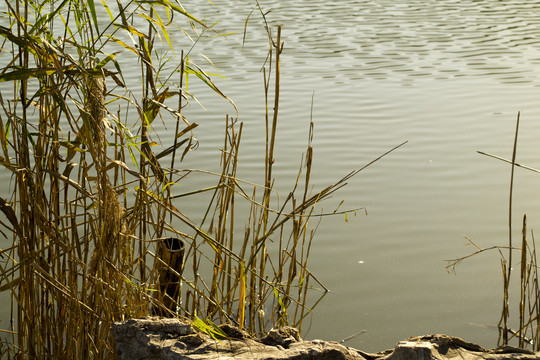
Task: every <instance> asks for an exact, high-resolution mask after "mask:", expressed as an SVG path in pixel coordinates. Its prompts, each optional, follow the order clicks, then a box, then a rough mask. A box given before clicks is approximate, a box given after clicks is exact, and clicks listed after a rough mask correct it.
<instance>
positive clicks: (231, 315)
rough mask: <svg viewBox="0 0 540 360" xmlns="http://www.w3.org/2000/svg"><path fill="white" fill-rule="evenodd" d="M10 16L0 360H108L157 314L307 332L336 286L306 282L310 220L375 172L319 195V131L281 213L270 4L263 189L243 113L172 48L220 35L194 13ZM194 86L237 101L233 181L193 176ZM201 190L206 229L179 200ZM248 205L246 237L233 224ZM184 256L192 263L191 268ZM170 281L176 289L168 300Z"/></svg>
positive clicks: (224, 154)
mask: <svg viewBox="0 0 540 360" xmlns="http://www.w3.org/2000/svg"><path fill="white" fill-rule="evenodd" d="M4 4H5V7H4V9H5V10H3V13H2V17H1V21H2V25H1V26H0V36H1V37H2V42H1V45H0V51H1V52H2V54H3V56H2V58H1V59H0V62H1V66H0V84H1V86H2V88H1V92H0V145H1V150H0V153H1V155H0V165H1V166H2V167H3V169H4V171H6V172H9V174H10V187H9V191H8V193H5V194H3V195H2V196H0V211H1V213H2V214H3V218H1V219H0V225H1V226H2V229H3V230H4V231H2V235H4V236H5V237H6V238H8V239H10V240H11V245H10V246H7V247H5V248H3V249H1V250H0V260H1V264H0V292H2V295H6V294H9V297H10V299H11V317H10V324H11V325H9V326H8V327H6V326H5V324H3V325H4V330H3V333H4V334H5V335H6V336H4V338H3V341H2V342H1V343H0V352H1V353H2V356H4V357H8V358H10V357H12V356H13V357H16V358H25V357H28V358H69V359H75V358H85V359H86V358H94V359H99V358H109V357H111V356H114V355H113V354H114V349H113V343H112V339H111V337H110V325H111V324H112V323H113V322H116V321H122V320H124V319H127V318H133V317H144V316H147V315H149V314H151V313H154V314H159V315H162V316H178V317H184V318H188V319H191V320H195V321H196V324H197V325H198V326H200V327H202V324H206V325H207V326H210V327H211V325H209V324H213V323H220V322H229V323H232V324H234V325H236V326H238V327H240V328H243V329H245V330H247V331H249V332H251V333H253V334H262V333H264V332H266V331H267V330H268V329H269V328H271V327H274V326H279V325H284V324H288V325H293V326H296V327H299V328H301V327H302V321H303V320H304V319H305V318H306V316H308V315H309V314H310V312H311V311H312V307H313V306H314V305H316V303H317V300H315V301H312V302H310V296H309V293H310V290H311V289H313V288H318V289H322V290H323V291H322V292H321V294H324V290H325V289H326V288H325V287H324V285H323V284H321V283H320V282H319V281H318V280H317V278H316V277H315V276H314V275H313V274H312V273H311V272H310V271H309V269H308V258H309V253H310V248H311V242H312V239H313V236H314V232H315V229H316V225H315V226H313V227H312V226H310V225H309V222H310V220H311V219H312V218H313V217H314V216H317V221H318V220H319V219H320V216H319V215H321V214H320V213H318V212H317V206H318V204H319V203H320V202H321V201H323V200H324V199H325V198H327V197H329V196H331V195H332V194H334V193H335V192H336V191H337V190H339V189H340V188H341V187H342V186H345V185H346V182H347V180H348V179H349V178H350V177H352V176H354V175H356V174H357V173H358V172H359V171H361V170H362V169H363V168H365V166H364V167H363V168H361V169H359V170H356V171H353V172H351V173H349V174H347V175H346V176H344V177H343V178H341V179H338V181H337V182H336V183H335V184H332V185H329V186H327V187H324V188H323V189H322V190H314V187H313V186H312V181H311V166H312V158H313V149H312V146H311V138H312V131H313V124H311V127H310V130H309V136H308V144H307V150H306V155H305V158H303V160H301V164H300V167H299V172H298V176H297V181H296V183H295V185H294V187H293V189H291V191H290V192H289V193H288V194H287V196H286V197H285V200H284V201H282V202H281V203H280V202H279V201H278V200H277V199H276V191H275V189H274V182H275V179H274V175H273V166H274V162H275V159H274V149H275V148H276V146H277V145H276V144H277V134H278V131H277V129H278V115H279V94H280V54H281V53H282V51H283V42H282V40H281V29H280V27H278V28H277V31H275V30H274V29H272V28H271V27H270V26H269V25H268V23H267V21H266V17H265V12H264V11H262V9H261V7H260V5H259V4H258V3H257V4H256V7H255V9H256V10H257V12H258V13H260V15H261V16H260V19H261V23H262V24H263V25H264V26H265V28H266V30H267V34H268V45H269V50H268V57H267V61H266V63H265V66H264V68H263V81H264V88H265V100H266V111H265V119H264V121H265V122H266V137H265V140H264V146H265V157H264V159H263V160H262V161H263V162H264V169H265V172H264V178H263V179H261V182H262V185H256V184H251V183H247V182H243V181H242V180H241V179H239V178H238V177H237V175H236V174H237V168H238V165H239V164H238V159H239V158H238V154H239V150H240V142H241V138H242V130H243V124H242V122H240V121H239V120H238V118H237V116H238V109H236V106H235V105H234V103H233V102H232V100H231V99H229V98H228V97H227V96H226V95H225V94H224V93H223V92H222V91H221V90H220V89H219V87H218V86H217V85H216V83H215V81H214V79H213V76H212V74H211V73H209V72H206V71H204V70H203V69H202V68H201V67H200V66H198V65H197V64H195V63H193V62H192V61H191V60H190V58H189V48H187V49H183V50H185V51H179V49H178V48H175V44H174V41H173V38H174V37H173V36H171V33H170V31H171V30H170V28H171V26H173V25H174V26H178V27H180V30H179V33H182V34H185V38H186V39H188V40H190V41H191V43H190V44H191V46H192V45H193V43H196V42H197V41H199V39H200V38H202V37H204V35H205V34H207V33H212V34H219V33H218V32H217V31H216V30H215V29H214V28H213V27H212V26H211V25H208V24H207V23H206V22H205V21H202V20H199V19H198V18H197V17H195V16H194V15H192V14H191V13H190V12H188V11H187V10H186V9H185V8H184V7H183V6H182V4H181V3H179V2H177V1H172V0H160V1H153V0H132V1H129V2H123V1H116V2H109V3H107V2H106V1H105V0H103V1H101V7H98V4H97V3H96V2H94V1H93V0H87V1H75V0H61V1H60V0H59V1H49V2H34V1H22V0H4ZM99 14H101V15H99ZM98 15H99V16H98ZM103 15H105V20H104V19H103ZM179 19H180V20H179ZM163 50H168V51H169V52H164V51H163ZM164 54H165V55H164ZM128 55H129V56H131V57H133V59H134V60H133V59H132V60H131V63H132V64H138V67H139V72H140V78H139V79H137V81H136V82H135V85H134V84H133V83H132V82H130V79H129V78H127V77H126V74H125V73H124V66H125V65H123V62H122V60H123V59H124V58H125V57H126V56H128ZM193 78H195V79H198V80H200V81H202V82H203V84H205V85H206V86H207V88H208V89H209V91H211V92H213V93H215V94H216V96H219V97H223V98H225V99H227V100H228V101H229V102H230V103H231V109H232V112H233V115H232V116H225V121H224V124H223V129H224V132H223V134H224V139H223V145H222V147H221V149H220V151H219V157H220V163H221V170H220V171H219V172H210V171H204V170H203V169H189V168H185V167H184V166H183V160H184V159H185V158H186V157H187V156H189V153H190V151H191V150H194V149H195V148H196V144H197V142H196V140H195V138H194V136H193V133H194V131H195V130H196V129H197V127H198V124H197V123H195V122H193V121H190V119H188V118H186V117H185V116H184V109H185V106H187V105H188V104H189V102H190V100H193V99H195V96H194V94H192V93H191V92H190V88H188V86H187V84H188V79H189V81H192V80H191V79H193ZM164 128H166V129H171V128H173V129H174V136H172V139H173V140H172V143H171V144H164V143H162V142H160V141H159V137H158V136H157V133H158V132H159V131H160V129H164ZM169 131H170V130H169ZM398 147H399V146H398ZM396 148H397V147H396ZM392 150H394V149H392ZM392 150H390V151H392ZM390 151H389V152H390ZM389 152H387V153H389ZM387 153H385V154H383V155H382V156H384V155H386V154H387ZM382 156H381V157H382ZM381 157H379V158H377V159H375V160H374V161H372V162H370V163H369V164H367V165H366V166H369V165H371V164H372V163H374V162H375V161H377V160H378V159H380V158H381ZM201 174H204V175H205V176H213V177H214V179H215V186H212V187H210V188H200V189H196V190H195V191H189V192H186V193H179V191H178V188H179V184H181V183H182V182H183V181H184V180H185V179H186V178H187V177H193V176H201ZM200 193H206V194H210V196H209V197H208V198H209V201H208V206H207V208H206V211H205V214H204V216H203V217H202V218H201V219H192V218H191V217H190V216H189V214H185V213H184V212H183V211H182V202H183V201H187V199H189V197H191V196H195V195H196V194H200ZM240 202H245V203H246V204H247V208H248V211H247V214H248V216H247V217H246V218H247V220H246V221H245V222H241V221H240V220H241V219H239V218H238V216H237V215H236V214H237V212H238V211H239V210H238V207H239V205H238V204H239V203H240ZM338 213H341V214H343V211H335V212H334V214H338ZM171 239H175V240H171ZM171 244H176V245H171ZM169 250H175V251H179V254H177V255H174V256H176V260H174V261H173V260H171V259H172V257H173V255H171V254H168V255H167V252H168V251H169ZM178 255H179V256H178ZM164 274H167V275H164ZM165 278H166V279H165ZM167 282H168V283H167ZM170 283H174V284H173V285H174V287H171V288H174V289H178V291H177V290H174V291H168V290H167V289H169V286H170V285H171V284H170ZM163 285H164V286H163ZM206 325H205V328H206Z"/></svg>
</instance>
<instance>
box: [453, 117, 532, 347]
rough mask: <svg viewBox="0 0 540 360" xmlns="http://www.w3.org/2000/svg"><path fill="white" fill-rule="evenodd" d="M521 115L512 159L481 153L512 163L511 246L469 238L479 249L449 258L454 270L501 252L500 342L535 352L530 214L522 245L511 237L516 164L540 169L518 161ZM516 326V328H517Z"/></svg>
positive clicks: (509, 241)
mask: <svg viewBox="0 0 540 360" xmlns="http://www.w3.org/2000/svg"><path fill="white" fill-rule="evenodd" d="M519 120H520V114H519V113H518V116H517V121H516V131H515V137H514V145H513V151H512V159H511V160H507V159H504V158H501V157H499V156H495V155H492V154H488V153H484V152H480V151H479V153H480V154H482V155H486V156H490V157H493V158H496V159H498V160H502V161H505V162H507V163H509V164H511V170H510V172H511V176H510V190H509V207H508V246H498V245H496V246H492V247H489V248H481V247H480V246H478V245H477V244H476V243H475V242H474V241H473V240H471V239H469V238H467V239H468V241H469V244H470V245H473V246H474V247H475V248H476V249H477V250H476V251H475V252H474V253H472V254H469V255H467V256H464V257H461V258H458V259H454V260H449V261H448V266H447V269H450V270H452V271H454V270H455V267H456V265H458V264H459V263H460V262H461V261H463V260H464V259H467V258H470V257H472V256H476V255H478V254H480V253H483V252H485V251H491V250H497V251H498V252H499V254H500V260H501V270H502V279H503V306H502V311H501V319H500V321H499V324H498V330H499V345H501V346H505V345H510V344H511V343H515V345H517V346H519V347H521V348H532V349H533V350H535V351H540V286H539V284H540V283H539V272H538V269H539V267H538V261H537V254H536V245H535V240H534V232H533V231H532V230H531V240H532V241H530V240H528V237H527V215H526V214H523V223H522V231H521V235H522V236H521V247H516V246H515V244H514V242H513V239H512V220H513V216H512V210H513V207H512V198H513V187H514V170H515V168H516V167H521V168H524V169H527V170H531V171H534V172H540V170H537V169H534V168H531V167H528V166H525V165H521V164H518V163H516V154H517V144H518V133H519ZM514 251H517V252H518V253H519V259H520V262H519V284H518V286H519V298H518V299H519V300H518V306H517V312H516V313H517V316H516V317H515V319H514V320H513V322H511V321H510V320H511V319H510V315H511V314H512V313H513V312H512V311H511V306H510V304H511V302H510V300H511V293H510V288H511V284H512V281H511V280H512V277H511V275H512V269H513V268H512V254H513V252H514ZM505 254H506V255H505ZM514 329H516V330H514Z"/></svg>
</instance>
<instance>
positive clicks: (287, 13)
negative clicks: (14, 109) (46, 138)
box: [119, 0, 540, 351]
mask: <svg viewBox="0 0 540 360" xmlns="http://www.w3.org/2000/svg"><path fill="white" fill-rule="evenodd" d="M213 2H214V3H215V7H212V6H211V5H210V3H209V2H201V1H193V0H191V1H184V2H182V3H183V4H184V6H185V7H186V9H187V10H188V11H190V12H192V13H194V14H195V15H196V16H199V17H201V18H202V17H206V18H209V19H211V20H220V23H219V24H218V29H223V30H224V31H226V32H230V31H236V32H237V34H233V35H229V36H227V37H226V38H223V37H215V38H206V39H203V40H201V41H200V42H199V43H197V45H196V46H195V47H194V48H193V49H192V52H191V58H192V60H193V61H195V62H198V63H201V64H203V63H204V62H205V60H204V57H202V56H201V55H200V54H204V55H206V56H208V57H209V58H211V59H212V61H213V62H214V64H215V65H216V67H217V68H218V69H219V71H220V73H221V74H222V75H224V76H226V77H227V79H222V80H216V82H217V83H218V85H219V86H220V87H221V88H222V89H223V90H224V91H225V93H227V95H228V96H229V97H230V98H232V99H233V100H234V102H235V103H236V104H237V106H238V108H239V119H240V120H242V121H244V123H245V133H244V140H243V142H242V150H241V151H242V152H243V153H242V159H241V160H242V164H241V168H240V176H241V177H243V178H245V179H248V180H251V181H257V182H259V183H261V182H262V178H263V175H262V174H261V168H260V165H259V164H260V163H261V159H262V156H263V153H262V149H261V148H260V144H261V139H262V138H261V137H260V136H261V133H262V131H263V126H264V124H263V116H262V115H263V109H264V108H263V86H262V74H261V73H260V72H259V70H260V68H261V66H262V63H263V61H264V57H265V55H266V49H267V48H266V42H265V33H264V29H262V27H261V24H260V17H258V16H257V13H256V12H255V13H253V14H252V15H251V17H250V21H249V22H248V26H247V35H246V43H245V46H244V47H243V46H242V38H243V30H244V24H245V20H246V18H247V16H248V15H249V13H250V11H251V10H252V8H253V5H254V2H252V1H247V0H245V1H244V0H235V1H233V0H214V1H213ZM262 6H263V7H264V8H265V9H266V10H272V12H271V13H270V14H269V15H268V20H269V21H270V23H271V24H272V25H273V26H274V29H275V25H276V24H278V23H279V24H282V26H283V34H282V38H283V40H284V41H285V49H284V52H283V56H282V85H281V89H282V90H281V99H282V100H281V103H280V124H281V131H279V133H278V142H279V143H278V146H279V148H278V150H277V154H276V160H277V165H276V170H275V175H276V178H277V182H276V186H277V188H278V189H280V190H281V191H282V193H283V194H286V191H287V190H288V189H289V188H290V186H291V184H292V183H293V182H294V179H295V176H296V172H297V167H298V164H299V162H300V159H301V155H302V152H303V151H304V149H305V145H306V142H307V135H308V134H307V132H308V124H309V119H310V113H311V100H312V97H313V98H314V104H313V120H314V122H315V138H314V142H313V145H314V148H315V163H314V166H315V168H314V173H313V179H314V182H315V183H316V188H317V189H321V188H323V187H324V186H326V185H327V184H330V183H333V182H335V181H336V180H338V179H339V178H340V177H341V176H343V175H345V174H347V173H348V172H349V171H351V170H354V169H357V168H359V167H361V166H363V165H365V164H366V163H368V162H369V161H371V160H372V159H374V158H376V157H377V156H379V155H380V154H382V153H384V152H385V151H387V150H389V149H390V148H392V147H394V146H395V145H397V144H399V143H401V142H403V141H405V140H408V141H409V143H408V144H407V145H405V146H404V147H402V148H400V149H399V150H398V151H396V152H394V153H392V154H391V155H390V156H388V157H385V158H384V159H382V160H381V161H379V162H378V163H376V164H374V165H373V166H371V167H369V168H367V169H366V170H364V171H363V172H361V173H360V174H358V175H357V176H356V177H355V178H353V179H352V180H351V181H349V184H348V186H347V187H346V188H344V189H343V190H342V191H340V192H339V193H338V194H337V195H335V197H334V199H331V201H330V202H328V203H327V204H326V205H325V206H324V209H325V210H333V208H334V206H335V205H336V204H338V203H339V201H340V200H341V199H345V200H346V202H345V204H344V207H345V208H356V207H365V208H366V209H367V213H368V215H367V216H366V215H364V213H362V212H358V214H357V216H356V217H351V216H349V222H348V223H345V221H344V218H343V217H342V216H337V217H334V218H326V219H325V220H324V221H323V223H322V224H321V226H320V227H319V230H318V233H317V237H316V240H315V242H314V244H313V248H312V256H311V259H310V270H311V271H312V272H313V273H314V274H316V276H317V277H318V278H319V279H320V280H321V281H322V282H323V283H325V284H326V285H327V286H328V287H329V288H330V290H331V293H330V294H329V295H328V296H326V297H325V299H324V301H323V302H322V303H320V304H319V306H318V307H317V308H316V311H315V313H314V314H313V317H312V319H311V320H310V321H308V322H306V323H305V325H304V326H305V328H304V334H303V336H304V337H305V338H308V339H313V338H323V339H326V340H338V341H339V340H341V339H343V338H345V337H347V336H349V335H352V334H355V333H357V332H359V331H361V330H365V333H363V334H362V335H359V336H358V337H356V338H354V339H353V340H350V341H348V342H347V343H346V344H347V345H350V346H354V347H357V348H361V349H363V350H365V351H380V350H383V349H386V348H390V347H393V346H394V344H395V343H396V342H397V341H399V340H402V339H404V338H407V337H409V336H414V335H423V334H428V333H446V334H448V335H453V336H459V337H463V338H465V339H467V340H468V341H472V342H477V343H479V344H480V345H482V346H485V347H493V346H495V345H496V340H497V333H496V332H495V331H493V330H491V329H487V328H485V327H482V326H479V325H496V324H497V322H498V319H499V314H500V310H501V304H502V296H501V294H502V284H501V281H500V280H501V274H500V261H499V257H498V254H497V253H496V252H493V251H492V252H487V253H484V254H482V255H478V256H475V257H473V258H471V259H469V260H466V261H464V262H463V263H462V264H460V265H459V266H458V267H457V272H456V274H448V272H447V270H446V269H445V266H446V261H445V260H446V259H453V258H456V257H459V256H462V255H466V254H469V253H471V252H472V251H474V250H475V249H474V248H473V247H472V246H464V244H465V243H466V242H467V240H466V239H465V238H464V235H465V236H467V237H470V238H472V239H473V240H474V241H475V242H476V243H477V244H478V246H481V247H484V248H487V247H490V246H493V245H505V244H506V241H507V223H508V219H507V214H508V188H509V177H510V168H509V166H508V165H507V164H505V163H503V162H501V161H497V160H494V159H491V158H488V157H485V156H481V155H479V154H478V153H477V152H476V151H477V150H482V151H486V152H489V153H493V154H496V155H499V156H503V157H506V158H510V157H511V151H512V141H513V131H514V128H515V119H516V115H517V112H518V111H521V118H522V128H521V134H520V144H519V153H518V159H517V160H518V162H521V163H524V164H527V165H529V166H532V167H536V168H540V158H539V157H538V156H537V154H538V148H537V146H536V145H537V140H538V138H539V136H540V125H539V122H538V117H539V116H540V87H539V85H540V75H539V70H540V64H539V63H540V19H538V17H537V14H538V11H539V10H540V5H538V4H535V3H533V2H527V1H505V2H494V1H483V2H479V1H473V0H469V1H451V0H442V1H441V0H439V1H424V0H423V1H416V0H407V1H400V2H396V1H390V0H388V1H384V0H377V1H375V0H372V1H370V0H365V1H354V0H341V1H339V2H337V1H336V2H328V1H322V0H320V1H319V0H316V1H314V0H310V1H307V0H295V1H286V2H285V1H278V0H269V1H264V2H262ZM210 22H213V21H210ZM176 38H177V39H178V40H180V41H181V39H182V36H177V37H176ZM119 57H120V60H121V61H125V60H129V59H126V58H123V59H122V58H121V56H119ZM207 66H208V65H207ZM129 75H131V74H128V76H127V78H131V79H133V81H137V77H138V72H137V70H136V67H134V70H133V74H132V76H129ZM190 86H192V91H193V92H194V93H195V94H198V98H199V100H200V102H201V103H202V104H203V105H204V106H205V108H206V109H205V110H203V109H202V108H201V107H199V106H198V105H197V104H196V103H193V104H192V105H191V106H190V108H189V109H188V110H187V112H186V115H187V116H188V117H189V118H190V119H191V120H192V121H196V122H197V123H199V124H200V129H199V131H198V134H199V136H200V139H199V140H200V147H199V149H198V150H197V151H196V152H193V153H192V154H190V156H189V157H188V159H187V160H186V162H185V164H183V166H185V167H188V168H189V167H196V168H203V169H215V168H216V166H217V157H216V155H217V154H218V148H219V146H220V145H221V142H222V139H221V136H222V135H221V134H222V128H223V121H224V117H225V114H226V113H229V114H234V109H233V108H232V106H231V105H230V104H228V103H227V102H226V101H224V100H221V99H218V98H216V96H215V95H208V91H207V90H205V89H204V88H203V87H202V86H198V85H196V84H195V82H193V84H192V85H190ZM168 133H169V132H167V131H163V133H161V134H160V136H161V138H162V140H163V141H164V142H165V143H167V142H168V141H169V140H170V138H169V137H168ZM196 182H197V184H196V186H201V184H203V185H205V184H208V185H212V184H214V182H215V179H213V178H211V179H208V178H204V177H202V178H200V179H197V180H196ZM539 182H540V177H539V176H538V175H536V174H533V173H530V172H527V171H525V170H520V169H518V170H517V172H516V179H515V194H514V213H515V214H516V215H515V216H514V229H515V232H516V233H515V237H516V238H519V229H520V222H521V219H520V214H521V213H523V212H527V214H528V218H529V227H530V228H533V229H534V228H538V226H536V225H537V224H538V222H539V220H540V207H539V206H538V201H536V197H535V194H536V193H535V190H536V189H537V187H538V183H539ZM186 187H189V184H188V185H186ZM197 205H198V204H186V211H189V210H193V211H196V210H197ZM515 310H517V304H515ZM308 328H309V329H308Z"/></svg>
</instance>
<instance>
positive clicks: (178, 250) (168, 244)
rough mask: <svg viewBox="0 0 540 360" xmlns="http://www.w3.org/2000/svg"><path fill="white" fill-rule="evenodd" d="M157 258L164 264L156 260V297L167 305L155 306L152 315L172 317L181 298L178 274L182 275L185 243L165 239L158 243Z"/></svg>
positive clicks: (173, 239)
mask: <svg viewBox="0 0 540 360" xmlns="http://www.w3.org/2000/svg"><path fill="white" fill-rule="evenodd" d="M156 257H157V258H158V259H161V260H162V261H163V263H162V262H161V261H159V260H157V259H156V266H157V271H158V282H157V283H158V291H157V292H156V294H155V296H154V297H155V298H156V299H158V300H159V301H160V302H161V303H162V304H163V305H165V308H163V307H162V306H157V305H155V306H153V307H152V314H153V315H156V316H162V317H172V314H171V312H172V313H173V314H174V313H176V306H177V304H178V299H179V297H180V284H181V281H182V279H181V278H180V276H179V275H177V274H176V273H178V274H182V266H183V263H184V242H183V241H182V240H180V239H177V238H166V239H163V240H162V241H160V242H159V243H158V248H157V253H156ZM172 270H174V271H175V272H176V273H175V272H173V271H172ZM166 309H168V310H170V311H167V310H166Z"/></svg>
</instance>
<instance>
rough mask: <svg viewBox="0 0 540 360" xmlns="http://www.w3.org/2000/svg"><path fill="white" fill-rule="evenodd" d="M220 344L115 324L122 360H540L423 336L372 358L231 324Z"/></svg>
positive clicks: (179, 331)
mask: <svg viewBox="0 0 540 360" xmlns="http://www.w3.org/2000/svg"><path fill="white" fill-rule="evenodd" d="M219 328H220V329H221V330H222V331H223V333H224V334H225V335H226V337H222V338H220V339H218V338H216V337H215V336H211V335H209V334H207V333H205V332H202V331H199V330H197V329H195V328H194V327H192V326H191V325H190V324H189V323H188V322H183V321H181V320H178V319H162V318H156V317H154V318H144V319H130V320H127V321H125V322H122V323H115V324H114V325H113V329H112V333H113V336H114V341H115V346H116V352H117V355H118V359H119V360H139V359H140V360H143V359H144V360H149V359H169V360H180V359H182V360H199V359H220V360H224V359H227V360H230V359H240V360H242V359H246V360H247V359H250V360H253V359H268V360H270V359H294V360H303V359H317V360H319V359H320V360H323V359H328V360H330V359H337V360H339V359H343V360H402V359H403V360H405V359H466V360H476V359H494V360H503V359H514V360H517V359H520V360H521V359H523V360H524V359H540V352H537V353H534V352H532V351H528V350H524V349H518V348H513V347H501V348H497V349H491V350H489V349H484V348H482V347H481V346H479V345H477V344H474V343H470V342H467V341H465V340H463V339H460V338H457V337H451V336H447V335H440V334H435V335H424V336H416V337H411V338H409V339H406V340H403V341H400V342H399V343H397V344H396V346H395V347H394V348H393V349H388V350H384V351H380V352H378V353H367V352H364V351H362V350H358V349H354V348H350V347H347V346H344V345H342V344H340V343H337V342H334V341H323V340H302V339H301V338H300V336H299V333H298V330H296V329H294V328H291V327H284V328H281V329H277V330H271V331H270V332H269V334H268V335H266V336H265V337H264V338H261V339H254V338H252V337H251V336H249V335H248V334H247V333H246V332H244V331H241V330H239V329H238V328H235V327H233V326H230V325H222V326H220V327H219Z"/></svg>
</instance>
